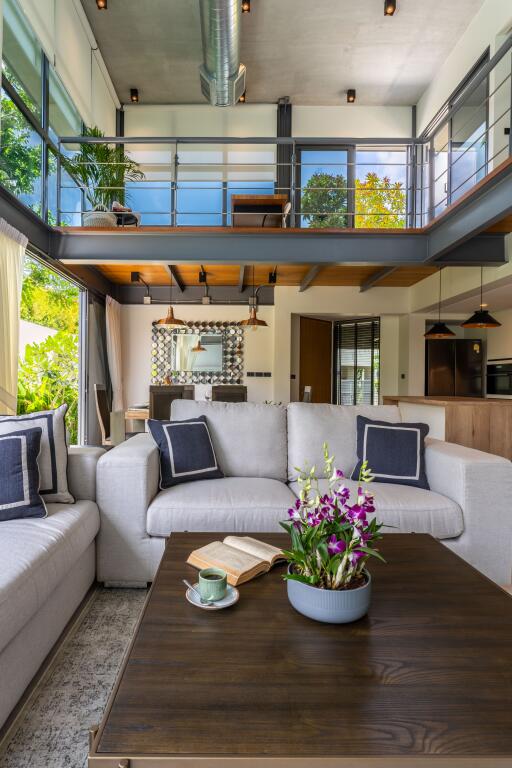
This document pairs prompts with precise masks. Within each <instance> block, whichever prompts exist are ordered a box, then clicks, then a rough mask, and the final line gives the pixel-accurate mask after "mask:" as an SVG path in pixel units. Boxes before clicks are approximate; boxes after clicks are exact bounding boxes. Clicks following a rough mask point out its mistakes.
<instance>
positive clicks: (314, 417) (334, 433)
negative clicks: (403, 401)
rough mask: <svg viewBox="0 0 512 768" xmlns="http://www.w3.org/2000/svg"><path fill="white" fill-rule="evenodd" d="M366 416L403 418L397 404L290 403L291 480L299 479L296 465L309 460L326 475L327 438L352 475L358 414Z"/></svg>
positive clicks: (339, 462)
mask: <svg viewBox="0 0 512 768" xmlns="http://www.w3.org/2000/svg"><path fill="white" fill-rule="evenodd" d="M358 415H360V416H366V417H368V418H369V419H380V421H401V417H400V409H399V408H398V407H397V406H395V405H325V404H323V403H290V404H289V405H288V480H290V481H292V482H293V481H295V480H296V479H297V474H298V473H297V467H299V469H302V468H303V467H304V466H305V464H306V462H307V463H309V465H310V466H311V465H313V464H314V465H315V466H316V472H317V476H318V477H323V476H324V474H323V469H324V452H323V444H324V442H325V443H327V444H328V446H329V451H330V453H331V455H334V456H335V458H336V462H335V464H336V467H337V468H338V469H341V470H342V471H343V472H344V473H345V475H347V476H350V475H351V474H352V470H353V469H354V467H355V465H356V462H357V451H356V442H357V441H356V435H357V428H356V418H357V416H358Z"/></svg>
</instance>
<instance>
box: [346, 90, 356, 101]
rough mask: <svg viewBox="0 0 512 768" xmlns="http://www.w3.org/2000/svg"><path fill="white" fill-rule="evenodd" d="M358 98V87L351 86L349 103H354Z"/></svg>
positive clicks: (348, 92) (348, 93)
mask: <svg viewBox="0 0 512 768" xmlns="http://www.w3.org/2000/svg"><path fill="white" fill-rule="evenodd" d="M355 100H356V89H355V88H349V89H348V91H347V104H353V103H354V101H355Z"/></svg>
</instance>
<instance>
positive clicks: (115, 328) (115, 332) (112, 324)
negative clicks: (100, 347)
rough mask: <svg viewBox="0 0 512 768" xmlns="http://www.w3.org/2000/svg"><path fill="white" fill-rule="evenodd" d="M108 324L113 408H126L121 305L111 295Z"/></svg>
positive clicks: (107, 316)
mask: <svg viewBox="0 0 512 768" xmlns="http://www.w3.org/2000/svg"><path fill="white" fill-rule="evenodd" d="M105 310H106V312H105V314H106V325H107V358H108V369H109V371H110V381H111V382H112V410H113V411H123V410H124V397H123V366H122V357H121V305H120V304H119V302H117V301H116V300H115V299H113V298H112V297H111V296H107V299H106V303H105Z"/></svg>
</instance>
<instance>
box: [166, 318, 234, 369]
mask: <svg viewBox="0 0 512 768" xmlns="http://www.w3.org/2000/svg"><path fill="white" fill-rule="evenodd" d="M212 331H217V332H218V331H220V332H221V333H222V371H218V372H217V371H211V372H208V371H203V372H201V373H195V372H194V371H174V370H173V368H172V363H173V360H174V359H175V345H176V337H177V336H178V335H182V334H199V335H204V334H207V333H212ZM243 375H244V331H243V328H242V326H241V325H239V323H222V322H215V323H204V322H194V321H192V322H189V323H187V324H186V325H184V326H179V327H177V328H168V327H166V326H161V325H160V326H159V325H156V324H155V323H153V331H152V336H151V383H152V384H165V383H166V382H165V379H166V377H167V376H169V377H170V378H171V380H172V383H173V384H243Z"/></svg>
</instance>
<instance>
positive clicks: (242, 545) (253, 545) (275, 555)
mask: <svg viewBox="0 0 512 768" xmlns="http://www.w3.org/2000/svg"><path fill="white" fill-rule="evenodd" d="M224 544H227V545H228V546H229V547H233V548H235V549H239V550H241V551H242V552H247V553H248V554H249V555H252V556H253V557H257V558H258V560H263V561H264V562H266V563H268V564H269V565H273V564H274V562H275V561H276V560H278V559H279V558H281V557H282V558H283V559H284V555H283V553H282V552H281V550H280V549H278V547H273V546H272V544H266V543H265V542H264V541H258V539H253V538H252V536H226V538H225V539H224Z"/></svg>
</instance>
